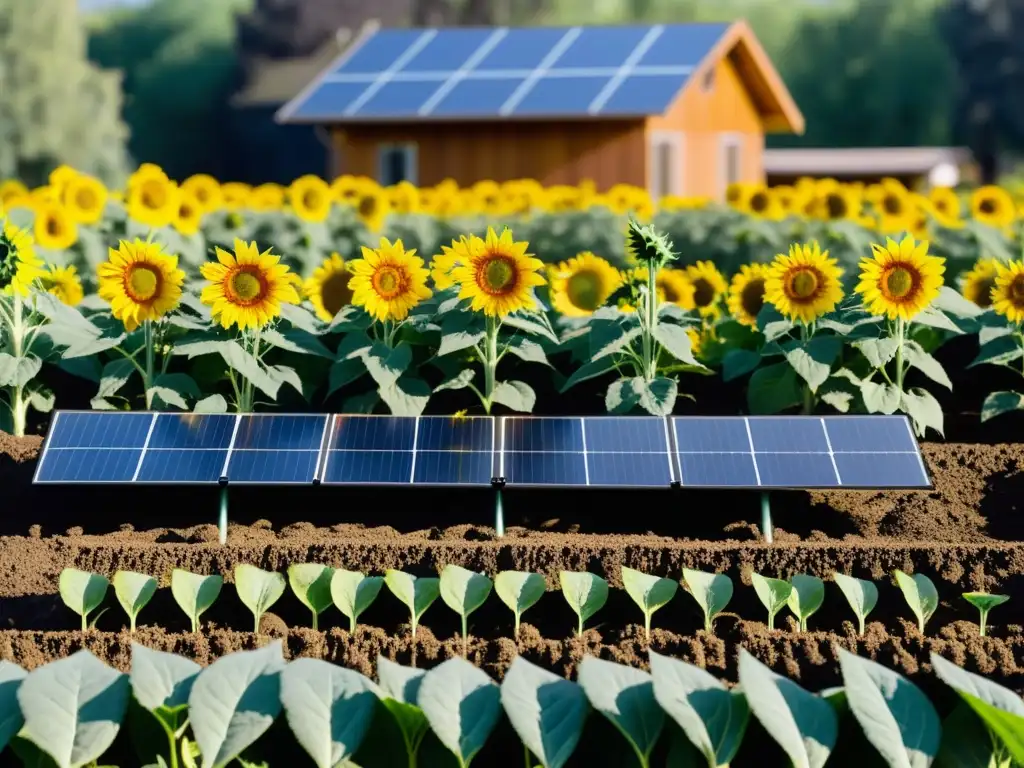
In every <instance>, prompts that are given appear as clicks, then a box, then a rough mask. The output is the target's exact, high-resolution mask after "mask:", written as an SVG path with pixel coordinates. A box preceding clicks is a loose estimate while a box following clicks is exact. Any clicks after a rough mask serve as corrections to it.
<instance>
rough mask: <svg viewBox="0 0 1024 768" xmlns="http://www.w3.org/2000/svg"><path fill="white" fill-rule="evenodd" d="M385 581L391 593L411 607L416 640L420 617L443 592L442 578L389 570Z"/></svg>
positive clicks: (411, 622) (386, 572) (410, 621)
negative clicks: (419, 576) (418, 576)
mask: <svg viewBox="0 0 1024 768" xmlns="http://www.w3.org/2000/svg"><path fill="white" fill-rule="evenodd" d="M384 583H385V584H387V585H388V589H390V590H391V594H393V595H394V596H395V597H397V598H398V599H399V600H401V601H402V602H403V603H405V605H406V607H407V608H408V609H409V623H410V625H411V626H412V637H413V639H414V640H415V639H416V627H418V626H419V623H420V617H421V616H422V615H423V614H424V612H425V611H426V610H427V608H429V607H430V605H431V603H433V602H434V601H435V600H437V596H438V594H440V592H441V580H440V579H437V578H434V577H424V578H420V579H418V578H416V577H415V576H412V575H410V574H408V573H404V572H402V571H396V570H388V571H385V573H384Z"/></svg>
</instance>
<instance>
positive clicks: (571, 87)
mask: <svg viewBox="0 0 1024 768" xmlns="http://www.w3.org/2000/svg"><path fill="white" fill-rule="evenodd" d="M727 28H728V27H727V25H724V24H670V25H655V26H618V27H616V26H595V27H542V28H507V27H498V28H493V29H492V28H444V29H438V28H431V29H418V30H409V29H403V30H397V29H387V30H380V31H378V32H376V33H374V34H372V35H370V36H368V37H367V38H366V39H364V40H361V41H359V42H357V43H355V44H354V45H353V47H352V48H351V49H350V50H349V51H348V52H347V53H345V54H344V55H343V56H341V57H340V58H339V60H338V61H336V62H334V63H333V64H332V66H331V67H330V68H329V69H328V70H327V71H326V72H325V73H323V74H322V75H321V76H320V77H319V78H318V79H317V80H316V81H315V82H314V83H312V84H311V85H310V86H309V87H308V88H307V89H305V90H304V91H303V92H302V93H301V94H300V95H299V96H297V97H296V98H295V99H294V100H293V101H292V102H291V103H289V104H288V105H287V106H286V107H285V108H284V109H283V110H282V112H281V116H282V118H283V119H284V120H286V121H288V120H296V121H315V120H326V119H335V120H337V119H342V118H344V119H353V120H383V119H406V118H416V117H418V118H452V117H498V116H506V117H509V116H511V117H516V116H521V117H544V116H551V117H554V116H564V117H572V116H582V115H586V114H592V115H605V114H607V115H619V116H624V115H637V116H641V115H649V114H661V113H664V112H665V110H666V109H668V107H669V105H670V104H671V103H672V101H673V99H674V98H675V97H676V95H677V94H678V93H679V91H680V90H681V89H682V87H683V85H684V84H685V83H686V80H687V79H688V77H689V76H690V74H691V72H692V71H693V69H694V68H695V67H696V66H697V65H698V64H699V63H700V62H701V61H702V60H703V59H704V57H705V56H706V55H707V54H708V53H709V52H710V51H711V49H712V48H713V47H714V46H715V45H716V44H717V42H718V41H719V40H720V39H721V37H722V35H723V34H724V33H725V31H726V29H727Z"/></svg>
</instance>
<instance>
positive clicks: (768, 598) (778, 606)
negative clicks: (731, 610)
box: [750, 573, 793, 629]
mask: <svg viewBox="0 0 1024 768" xmlns="http://www.w3.org/2000/svg"><path fill="white" fill-rule="evenodd" d="M750 578H751V580H752V581H753V584H754V591H755V592H757V597H758V599H759V600H760V601H761V605H763V606H764V607H765V608H767V609H768V629H775V615H776V614H777V613H778V612H779V611H781V610H782V609H783V608H785V607H786V605H787V604H788V603H789V598H790V595H792V594H793V585H792V584H790V583H789V582H788V581H783V580H782V579H771V578H768V577H766V576H762V575H761V574H759V573H754V574H751V577H750Z"/></svg>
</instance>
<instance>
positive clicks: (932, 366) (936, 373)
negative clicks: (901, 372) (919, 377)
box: [904, 341, 953, 390]
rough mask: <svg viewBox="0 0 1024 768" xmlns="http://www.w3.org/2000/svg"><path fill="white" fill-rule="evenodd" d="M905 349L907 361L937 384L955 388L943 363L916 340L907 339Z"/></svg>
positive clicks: (950, 388)
mask: <svg viewBox="0 0 1024 768" xmlns="http://www.w3.org/2000/svg"><path fill="white" fill-rule="evenodd" d="M904 350H905V351H906V355H907V362H908V363H909V364H910V365H911V366H912V367H914V368H917V370H919V371H920V372H921V373H923V374H924V375H925V376H927V377H928V378H929V379H931V380H932V381H934V382H935V383H936V384H941V385H942V386H944V387H945V388H946V389H949V390H952V389H953V382H952V381H950V380H949V376H948V375H947V374H946V371H945V370H944V369H943V368H942V363H940V362H939V361H938V360H936V359H935V358H934V357H932V356H931V355H929V354H928V353H927V352H926V351H925V350H924V348H923V347H922V346H921V345H920V344H918V343H917V342H916V341H907V342H906V344H905V345H904Z"/></svg>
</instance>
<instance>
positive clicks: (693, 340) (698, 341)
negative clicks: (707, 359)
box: [686, 328, 704, 359]
mask: <svg viewBox="0 0 1024 768" xmlns="http://www.w3.org/2000/svg"><path fill="white" fill-rule="evenodd" d="M686 338H688V339H689V340H690V351H691V352H693V356H694V357H696V358H698V359H699V358H700V353H701V347H702V346H703V344H704V336H703V334H701V332H700V331H698V330H697V329H696V328H687V329H686Z"/></svg>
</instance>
